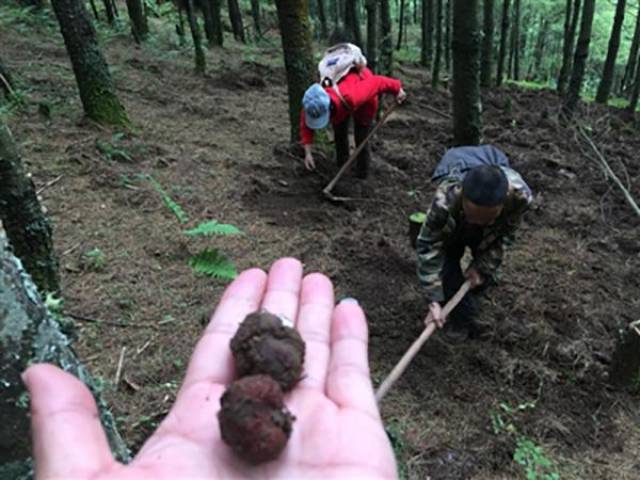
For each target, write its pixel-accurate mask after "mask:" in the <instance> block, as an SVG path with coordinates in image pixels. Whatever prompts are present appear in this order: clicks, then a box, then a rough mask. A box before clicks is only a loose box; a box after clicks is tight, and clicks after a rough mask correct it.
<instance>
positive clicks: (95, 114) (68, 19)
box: [51, 0, 129, 125]
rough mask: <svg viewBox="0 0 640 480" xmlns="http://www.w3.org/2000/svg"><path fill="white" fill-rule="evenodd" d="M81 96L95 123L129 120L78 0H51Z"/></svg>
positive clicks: (87, 112) (127, 121) (125, 121)
mask: <svg viewBox="0 0 640 480" xmlns="http://www.w3.org/2000/svg"><path fill="white" fill-rule="evenodd" d="M51 3H52V5H53V9H54V11H55V13H56V17H57V18H58V23H59V24H60V31H61V32H62V36H63V37H64V44H65V46H66V47H67V52H68V54H69V58H70V59H71V64H72V66H73V72H74V74H75V77H76V82H77V83H78V90H79V91H80V99H81V100H82V106H83V107H84V111H85V113H86V114H87V116H88V117H89V118H91V119H93V120H95V121H96V122H98V123H106V124H112V125H127V124H128V123H129V120H128V119H127V114H126V112H125V110H124V107H123V106H122V104H121V103H120V100H118V97H117V96H116V94H115V89H114V87H113V81H112V79H111V74H110V73H109V67H108V66H107V62H106V61H105V59H104V56H103V55H102V52H101V51H100V48H99V47H98V40H97V38H96V31H95V29H94V28H93V24H92V23H91V20H90V19H89V15H88V14H87V11H86V10H85V8H84V3H83V2H82V1H81V0H52V2H51Z"/></svg>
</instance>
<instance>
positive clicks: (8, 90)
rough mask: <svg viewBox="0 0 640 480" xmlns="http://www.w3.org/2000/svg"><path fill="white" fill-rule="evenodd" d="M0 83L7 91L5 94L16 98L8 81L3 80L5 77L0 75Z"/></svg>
mask: <svg viewBox="0 0 640 480" xmlns="http://www.w3.org/2000/svg"><path fill="white" fill-rule="evenodd" d="M0 81H1V82H2V84H3V85H4V88H5V90H6V91H7V93H8V94H9V96H11V97H15V96H16V92H15V91H14V90H13V88H11V84H10V83H9V80H7V79H6V78H5V76H4V75H2V74H1V73H0Z"/></svg>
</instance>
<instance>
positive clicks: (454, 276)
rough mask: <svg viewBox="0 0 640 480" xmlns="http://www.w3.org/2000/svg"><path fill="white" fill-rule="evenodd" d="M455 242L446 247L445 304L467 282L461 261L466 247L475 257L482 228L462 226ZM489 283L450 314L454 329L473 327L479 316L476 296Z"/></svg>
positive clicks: (444, 270)
mask: <svg viewBox="0 0 640 480" xmlns="http://www.w3.org/2000/svg"><path fill="white" fill-rule="evenodd" d="M453 237H454V238H455V240H454V241H453V242H451V243H450V244H448V245H446V246H445V254H444V266H443V267H442V289H443V290H444V299H445V303H446V302H448V301H449V300H450V299H451V297H453V296H454V295H455V294H456V292H457V291H458V290H459V289H460V287H461V286H462V284H463V283H464V281H465V280H466V279H465V277H464V274H463V272H462V268H461V267H460V260H462V256H463V255H464V250H465V247H470V248H471V253H472V254H473V255H474V256H475V250H476V248H477V246H478V244H479V243H480V241H481V240H482V228H479V227H469V226H464V225H463V226H461V227H460V228H459V229H458V231H456V233H455V235H453ZM487 286H488V284H487V283H485V284H483V285H481V286H480V287H478V288H476V289H475V290H474V291H473V292H471V293H468V294H466V295H465V296H464V297H463V298H462V300H461V301H460V303H459V304H458V306H456V308H454V309H453V311H452V312H451V314H449V320H450V322H451V324H452V325H451V326H452V327H464V326H471V325H472V323H473V321H474V319H475V317H476V316H477V315H478V303H477V300H476V298H475V296H476V295H477V294H478V293H481V292H482V291H484V290H486V287H487Z"/></svg>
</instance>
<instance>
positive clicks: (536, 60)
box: [529, 17, 549, 80]
mask: <svg viewBox="0 0 640 480" xmlns="http://www.w3.org/2000/svg"><path fill="white" fill-rule="evenodd" d="M548 32H549V19H548V18H544V17H543V18H541V19H540V30H539V31H538V41H537V42H536V48H535V50H534V52H533V62H532V63H531V65H532V71H531V74H530V75H529V77H530V78H533V79H536V80H537V79H540V78H542V77H544V75H543V74H542V72H541V71H540V70H541V68H542V59H543V57H544V51H545V45H546V44H547V33H548Z"/></svg>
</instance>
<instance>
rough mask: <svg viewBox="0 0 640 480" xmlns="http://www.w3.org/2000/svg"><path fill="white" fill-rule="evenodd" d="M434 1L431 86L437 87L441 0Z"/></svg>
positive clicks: (439, 58)
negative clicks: (434, 16) (433, 51)
mask: <svg viewBox="0 0 640 480" xmlns="http://www.w3.org/2000/svg"><path fill="white" fill-rule="evenodd" d="M435 2H436V22H435V23H436V24H435V33H436V43H435V58H434V59H433V71H432V72H431V86H432V87H433V88H437V87H438V85H439V83H440V64H441V63H442V0H435Z"/></svg>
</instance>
